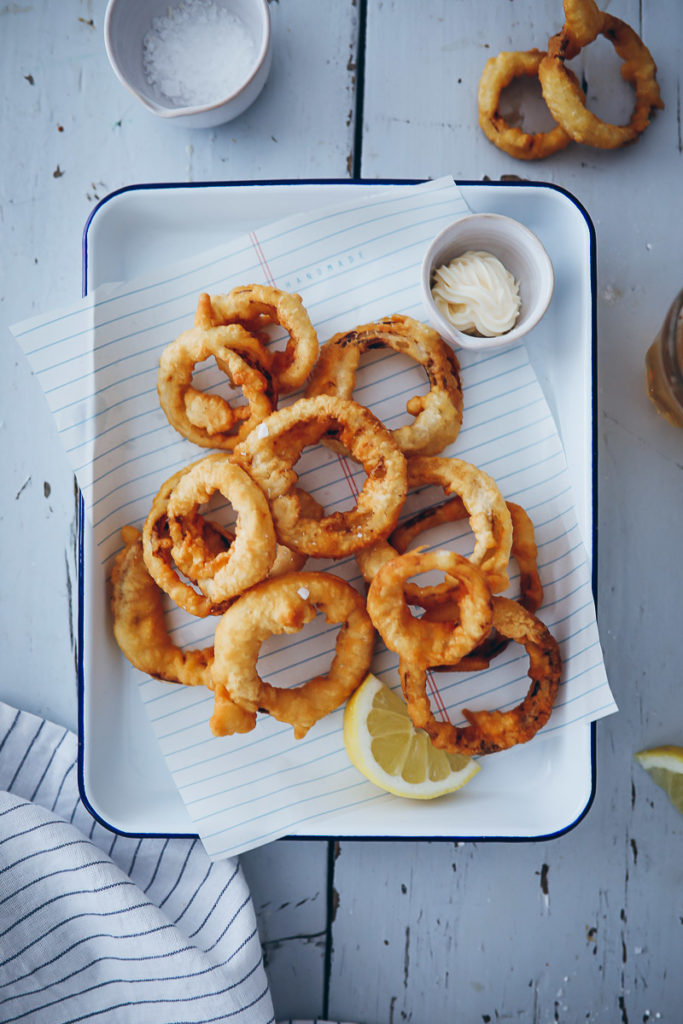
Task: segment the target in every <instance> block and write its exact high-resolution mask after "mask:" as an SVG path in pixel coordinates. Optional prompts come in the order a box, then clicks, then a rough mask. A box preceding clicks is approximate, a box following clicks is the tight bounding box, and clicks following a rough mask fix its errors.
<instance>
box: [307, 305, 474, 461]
mask: <svg viewBox="0 0 683 1024" xmlns="http://www.w3.org/2000/svg"><path fill="white" fill-rule="evenodd" d="M385 347H386V348H391V349H393V350H394V351H395V352H399V353H401V354H402V355H406V356H408V357H409V358H410V359H412V360H414V362H416V363H418V364H419V365H420V366H422V367H423V368H424V370H425V372H426V374H427V378H428V381H429V392H428V394H426V395H416V396H414V397H412V398H411V399H410V400H409V401H408V403H407V406H406V408H407V410H408V412H409V413H410V415H411V416H414V417H415V420H414V422H413V423H411V424H408V425H406V426H403V427H397V428H396V430H392V432H391V433H392V434H393V436H394V438H395V440H396V442H397V444H398V446H399V448H401V450H402V451H403V452H404V453H405V454H406V455H436V454H437V453H438V452H441V451H443V449H444V448H445V447H446V446H447V445H448V444H450V443H451V442H452V441H454V440H455V439H456V437H457V436H458V433H459V431H460V427H461V424H462V386H461V383H460V366H459V363H458V360H457V357H456V355H455V353H454V352H452V350H451V349H450V348H449V347H448V345H447V344H446V343H445V341H443V339H442V338H441V337H440V335H439V334H437V332H436V331H434V330H432V328H431V327H428V326H427V325H426V324H423V323H420V322H419V321H418V320H413V319H412V318H411V317H409V316H399V315H394V316H388V317H385V318H383V319H382V320H377V321H376V322H375V323H371V324H362V325H361V326H360V327H355V328H354V329H353V330H352V331H345V332H342V333H340V334H335V335H334V337H332V338H330V340H329V341H327V342H325V344H324V345H323V346H322V347H321V349H320V356H319V357H318V362H317V363H316V365H315V367H314V368H313V373H312V375H311V379H310V382H309V384H308V387H307V389H306V396H307V397H309V398H310V397H313V396H315V395H335V396H338V397H340V398H353V391H354V388H355V386H356V374H357V371H358V366H359V364H360V358H361V356H362V354H363V353H364V352H367V351H368V350H370V349H374V348H385ZM330 446H331V447H335V448H336V447H337V446H336V445H335V443H334V442H333V441H332V442H330Z"/></svg>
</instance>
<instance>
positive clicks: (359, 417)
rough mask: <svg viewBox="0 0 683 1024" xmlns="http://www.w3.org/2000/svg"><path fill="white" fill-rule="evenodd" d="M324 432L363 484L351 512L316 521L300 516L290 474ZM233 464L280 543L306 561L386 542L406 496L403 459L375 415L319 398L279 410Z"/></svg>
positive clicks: (345, 402) (342, 401) (237, 451)
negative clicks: (257, 496) (348, 457)
mask: <svg viewBox="0 0 683 1024" xmlns="http://www.w3.org/2000/svg"><path fill="white" fill-rule="evenodd" d="M329 433H333V434H334V436H335V437H337V438H338V440H339V441H340V442H341V444H342V445H343V446H344V447H345V448H346V449H348V451H349V452H350V453H351V454H352V455H353V456H354V458H356V459H357V460H358V461H359V462H360V463H361V464H362V465H363V468H364V469H365V472H366V474H367V479H366V481H365V483H364V485H363V488H362V490H361V492H360V494H359V495H358V497H357V500H356V504H355V506H354V507H353V508H352V509H351V510H349V511H347V512H335V513H333V514H332V515H329V516H323V518H322V519H320V520H315V519H312V518H310V517H308V516H306V515H305V514H302V512H303V510H302V507H301V502H300V500H299V496H298V495H297V492H296V487H295V485H296V482H297V480H298V477H297V475H296V472H295V470H294V468H293V467H294V464H295V463H296V461H297V460H298V458H299V456H300V454H301V452H302V451H303V449H304V448H305V447H306V446H307V445H311V444H316V443H317V442H318V441H319V440H320V439H321V437H322V436H323V435H324V434H329ZM257 435H260V436H257ZM233 457H234V459H235V461H236V462H237V463H238V464H239V465H241V466H242V467H243V468H244V469H245V470H246V471H247V473H249V475H250V476H251V477H253V479H254V480H255V481H256V482H257V483H258V484H259V486H260V487H261V488H262V490H263V491H264V493H265V495H266V497H267V498H268V501H269V503H270V510H271V514H272V516H273V522H274V524H275V531H276V533H277V537H278V540H279V541H280V543H281V544H285V545H286V546H287V547H288V548H291V549H292V550H293V551H298V552H300V553H301V554H305V555H314V556H316V557H319V558H342V557H344V556H345V555H349V554H352V553H353V552H354V551H357V550H358V549H359V548H361V547H363V546H364V545H366V544H370V543H373V542H374V541H376V540H378V539H379V538H382V537H386V536H387V535H388V534H389V533H390V532H391V530H392V529H393V528H394V526H395V525H396V521H397V519H398V516H399V512H400V510H401V506H402V504H403V501H404V499H405V495H406V460H405V457H404V455H403V453H402V452H401V450H400V448H399V447H398V445H397V444H396V441H395V440H394V439H393V437H392V436H391V434H390V433H389V431H388V430H387V429H386V427H384V426H383V425H382V424H381V423H380V421H379V420H378V419H377V417H376V416H374V415H373V414H372V413H371V412H370V411H369V410H368V409H366V408H364V407H363V406H361V405H358V404H357V403H356V402H353V401H350V400H348V399H343V398H332V397H330V396H329V395H319V396H318V397H317V398H301V399H299V401H297V402H294V403H293V405H290V406H288V407H286V408H284V409H279V410H278V411H277V412H274V413H272V415H271V416H269V417H268V419H267V420H265V421H264V422H263V424H262V427H261V429H260V430H259V431H258V432H254V433H253V434H251V435H250V436H249V437H248V438H247V439H246V441H244V442H243V443H242V444H241V445H239V446H238V447H237V448H236V449H235V452H234V456H233Z"/></svg>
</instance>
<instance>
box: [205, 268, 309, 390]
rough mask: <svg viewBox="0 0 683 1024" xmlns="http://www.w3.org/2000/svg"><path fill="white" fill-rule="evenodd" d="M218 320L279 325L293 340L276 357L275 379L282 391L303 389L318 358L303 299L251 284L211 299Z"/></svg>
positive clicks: (295, 295)
mask: <svg viewBox="0 0 683 1024" xmlns="http://www.w3.org/2000/svg"><path fill="white" fill-rule="evenodd" d="M210 303H211V308H212V310H213V317H214V319H215V320H216V321H217V322H218V323H221V324H234V323H242V324H246V323H248V324H249V325H250V327H252V328H253V327H254V326H256V325H258V326H260V327H263V326H266V325H267V324H270V323H274V324H279V325H280V327H282V328H283V329H284V330H285V331H286V332H287V334H288V335H289V340H288V341H287V346H286V348H285V349H284V351H278V352H275V353H274V354H273V357H272V359H273V376H274V378H275V380H276V383H277V388H278V391H280V392H281V393H283V394H287V393H289V392H290V391H295V390H296V389H297V388H299V387H301V386H302V385H303V384H304V383H305V382H306V379H307V378H308V375H309V373H310V372H311V370H312V369H313V365H314V363H315V361H316V359H317V358H318V335H317V334H316V331H315V328H314V327H313V324H312V323H311V319H310V317H309V315H308V313H307V312H306V310H305V308H304V305H303V302H302V300H301V296H300V295H297V294H296V293H295V292H283V291H280V289H279V288H273V287H271V286H269V285H262V284H248V285H243V286H241V287H239V288H233V289H232V291H231V292H228V294H227V295H212V296H210Z"/></svg>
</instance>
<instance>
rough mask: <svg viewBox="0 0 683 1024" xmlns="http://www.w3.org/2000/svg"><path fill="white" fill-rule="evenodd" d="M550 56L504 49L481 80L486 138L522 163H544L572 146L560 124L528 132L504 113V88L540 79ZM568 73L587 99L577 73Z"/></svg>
mask: <svg viewBox="0 0 683 1024" xmlns="http://www.w3.org/2000/svg"><path fill="white" fill-rule="evenodd" d="M545 56H546V54H545V53H544V52H543V51H542V50H504V51H503V52H502V53H499V54H498V55H497V56H496V57H491V58H490V59H489V60H487V62H486V64H485V65H484V70H483V71H482V74H481V78H480V79H479V91H478V99H477V102H478V109H479V125H480V127H481V129H482V131H483V132H484V135H485V136H486V138H487V139H488V140H489V141H490V142H492V143H493V144H494V146H497V147H498V149H502V150H503V152H505V153H508V154H509V155H510V156H514V157H516V158H517V159H518V160H543V159H544V158H545V157H547V156H552V154H553V153H558V152H559V151H560V150H562V149H564V148H565V146H567V145H569V143H570V142H571V141H572V140H571V136H570V135H568V134H567V132H566V131H565V130H564V128H562V126H561V125H559V124H556V125H555V127H554V128H551V129H550V130H549V131H546V132H533V133H532V132H525V131H524V129H523V128H520V127H519V125H511V124H510V123H509V122H508V121H506V120H505V118H504V117H503V115H502V114H501V112H500V109H499V105H500V94H501V92H502V91H503V89H505V88H507V86H508V85H510V83H511V82H512V81H513V80H514V79H515V78H519V77H520V76H522V75H525V76H527V77H528V78H536V77H537V75H538V68H539V65H540V63H541V61H542V60H543V58H544V57H545ZM567 74H568V75H570V76H571V77H572V79H573V81H574V85H575V86H576V89H577V90H578V92H579V94H580V95H581V96H582V97H583V92H582V90H581V86H580V85H579V83H578V80H577V79H576V76H575V75H574V74H573V72H571V71H569V69H567Z"/></svg>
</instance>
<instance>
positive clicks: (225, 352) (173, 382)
mask: <svg viewBox="0 0 683 1024" xmlns="http://www.w3.org/2000/svg"><path fill="white" fill-rule="evenodd" d="M211 356H213V358H214V359H215V360H216V363H217V365H218V366H219V367H220V369H221V370H222V371H223V372H224V373H225V374H226V376H227V377H228V380H229V381H230V383H231V384H232V385H233V386H234V387H239V388H241V389H242V391H243V393H244V396H245V398H246V400H247V404H246V405H236V406H231V405H230V403H229V402H228V401H227V400H226V399H225V398H223V397H222V396H221V395H217V394H211V393H205V392H202V391H198V390H197V389H196V388H195V387H193V384H192V372H193V370H194V367H195V366H196V364H197V363H200V362H203V361H204V360H205V359H209V358H210V357H211ZM270 364H271V357H270V354H269V352H268V350H267V349H265V348H264V346H263V345H262V344H261V342H260V341H259V340H258V339H257V338H255V337H254V336H253V335H251V334H249V332H248V331H246V330H245V329H244V328H243V327H241V326H240V325H239V324H231V325H229V326H220V327H193V328H191V329H190V330H188V331H184V332H183V333H182V334H181V335H179V337H178V338H176V340H175V341H173V342H171V344H170V345H167V346H166V348H165V349H164V351H163V352H162V354H161V357H160V359H159V374H158V378H157V391H158V393H159V401H160V402H161V407H162V409H163V410H164V412H165V413H166V416H167V418H168V421H169V423H170V424H171V426H172V427H174V428H175V430H177V431H178V433H179V434H182V435H183V437H186V438H187V439H188V440H189V441H192V442H194V444H197V445H199V446H200V447H202V448H222V449H226V450H230V449H232V448H234V447H235V445H236V444H237V443H238V442H239V441H241V440H243V439H244V438H245V437H246V436H247V435H248V434H249V432H250V431H251V430H253V429H254V427H255V426H257V424H259V423H260V422H261V421H262V420H263V419H265V417H266V416H268V415H269V414H270V413H271V412H272V411H273V409H274V408H275V407H276V406H277V392H276V390H275V387H274V385H273V382H272V379H271V377H270Z"/></svg>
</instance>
